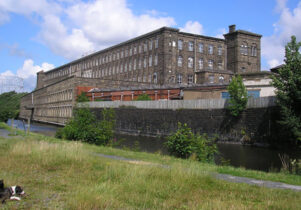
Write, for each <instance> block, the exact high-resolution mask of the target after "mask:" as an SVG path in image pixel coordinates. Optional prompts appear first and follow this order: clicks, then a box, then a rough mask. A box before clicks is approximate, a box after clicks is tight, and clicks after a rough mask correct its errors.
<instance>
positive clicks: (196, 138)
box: [166, 123, 217, 162]
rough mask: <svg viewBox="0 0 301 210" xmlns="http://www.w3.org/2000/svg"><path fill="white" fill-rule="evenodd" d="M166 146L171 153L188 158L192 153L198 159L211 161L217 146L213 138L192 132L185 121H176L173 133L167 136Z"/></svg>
mask: <svg viewBox="0 0 301 210" xmlns="http://www.w3.org/2000/svg"><path fill="white" fill-rule="evenodd" d="M166 146H167V149H168V151H169V152H170V154H171V155H174V156H176V157H180V158H189V157H191V156H192V155H193V156H195V157H196V159H197V160H198V161H203V162H213V160H214V154H216V153H217V147H216V144H215V143H214V139H212V138H209V137H208V136H207V135H206V134H203V135H199V134H194V133H192V131H191V128H189V127H188V126H187V124H186V123H184V124H183V125H182V124H181V123H178V129H177V131H176V132H175V133H173V134H172V135H170V136H168V137H167V142H166Z"/></svg>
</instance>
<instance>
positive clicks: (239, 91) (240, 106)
mask: <svg viewBox="0 0 301 210" xmlns="http://www.w3.org/2000/svg"><path fill="white" fill-rule="evenodd" d="M227 90H228V91H229V95H230V100H229V106H228V107H227V108H228V110H229V111H230V113H231V115H233V116H234V117H237V116H239V115H240V113H241V112H242V111H243V110H244V109H245V108H246V106H247V102H248V93H247V90H246V87H245V85H244V84H243V81H242V78H241V76H240V75H238V76H237V77H233V78H232V81H231V82H230V84H229V86H228V88H227Z"/></svg>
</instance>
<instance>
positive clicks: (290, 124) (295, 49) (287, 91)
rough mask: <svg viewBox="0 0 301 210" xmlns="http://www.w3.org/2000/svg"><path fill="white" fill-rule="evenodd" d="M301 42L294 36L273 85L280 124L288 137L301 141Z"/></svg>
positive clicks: (274, 77) (287, 46) (273, 78)
mask: <svg viewBox="0 0 301 210" xmlns="http://www.w3.org/2000/svg"><path fill="white" fill-rule="evenodd" d="M300 46H301V42H298V43H297V41H296V37H295V36H292V38H291V42H289V43H288V44H287V45H286V47H285V60H284V61H285V64H284V66H283V67H282V68H280V69H279V72H278V73H277V74H276V75H273V76H272V80H273V81H272V84H273V86H274V87H275V88H276V97H277V104H278V105H279V107H280V112H281V120H280V121H279V123H280V124H281V125H282V126H283V128H284V130H286V131H287V134H288V137H289V138H291V139H298V140H300V141H301V108H300V107H301V54H300Z"/></svg>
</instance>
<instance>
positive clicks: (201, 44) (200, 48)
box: [199, 43, 204, 53]
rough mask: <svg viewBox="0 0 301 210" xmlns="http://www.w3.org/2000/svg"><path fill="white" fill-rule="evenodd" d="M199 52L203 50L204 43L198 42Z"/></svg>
mask: <svg viewBox="0 0 301 210" xmlns="http://www.w3.org/2000/svg"><path fill="white" fill-rule="evenodd" d="M199 52H200V53H203V52H204V44H203V43H199Z"/></svg>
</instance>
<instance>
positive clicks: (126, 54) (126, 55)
mask: <svg viewBox="0 0 301 210" xmlns="http://www.w3.org/2000/svg"><path fill="white" fill-rule="evenodd" d="M128 53H129V50H128V49H126V50H125V57H128Z"/></svg>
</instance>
